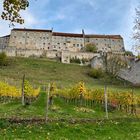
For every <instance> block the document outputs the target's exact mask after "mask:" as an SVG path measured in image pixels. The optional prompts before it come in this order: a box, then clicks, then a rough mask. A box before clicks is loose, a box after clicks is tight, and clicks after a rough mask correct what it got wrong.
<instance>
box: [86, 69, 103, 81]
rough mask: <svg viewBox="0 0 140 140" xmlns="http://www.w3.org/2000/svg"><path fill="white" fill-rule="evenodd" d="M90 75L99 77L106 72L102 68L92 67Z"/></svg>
mask: <svg viewBox="0 0 140 140" xmlns="http://www.w3.org/2000/svg"><path fill="white" fill-rule="evenodd" d="M88 75H89V76H90V77H92V78H95V79H99V78H102V77H104V72H103V70H102V69H91V70H90V71H89V73H88Z"/></svg>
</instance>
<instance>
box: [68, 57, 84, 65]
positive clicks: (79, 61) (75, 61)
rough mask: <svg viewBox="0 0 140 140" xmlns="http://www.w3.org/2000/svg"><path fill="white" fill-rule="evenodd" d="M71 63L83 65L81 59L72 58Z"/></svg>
mask: <svg viewBox="0 0 140 140" xmlns="http://www.w3.org/2000/svg"><path fill="white" fill-rule="evenodd" d="M70 63H77V64H81V60H80V59H79V58H71V59H70Z"/></svg>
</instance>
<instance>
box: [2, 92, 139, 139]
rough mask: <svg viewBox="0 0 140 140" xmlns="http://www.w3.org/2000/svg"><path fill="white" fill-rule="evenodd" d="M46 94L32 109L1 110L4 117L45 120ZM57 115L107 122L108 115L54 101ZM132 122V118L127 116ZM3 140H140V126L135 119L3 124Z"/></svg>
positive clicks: (52, 114)
mask: <svg viewBox="0 0 140 140" xmlns="http://www.w3.org/2000/svg"><path fill="white" fill-rule="evenodd" d="M45 98H46V96H45V94H44V93H42V94H41V95H40V97H39V98H38V99H37V101H35V102H34V103H33V104H32V105H30V106H28V107H26V108H25V107H24V108H23V107H22V106H21V105H20V102H17V101H14V102H13V103H7V104H3V105H1V106H0V117H4V116H5V117H11V116H16V117H32V116H34V117H41V118H42V117H44V116H45V113H44V112H45ZM54 106H55V107H56V110H55V111H49V117H50V118H66V119H68V118H93V119H94V118H103V117H104V114H105V113H104V112H103V111H102V110H101V109H99V108H98V107H97V106H96V107H94V108H92V109H91V110H93V111H95V112H92V111H91V112H89V113H87V112H77V111H75V110H74V108H75V106H73V105H67V104H66V103H65V102H63V101H62V100H61V99H58V98H57V99H55V100H54ZM114 116H115V117H118V116H119V117H124V116H125V117H126V114H124V113H120V112H114V113H110V114H109V117H110V118H113V117H114ZM127 117H129V118H131V117H130V116H127ZM0 139H27V140H32V139H35V140H38V139H39V140H46V139H50V140H66V139H68V140H75V139H76V140H87V139H88V140H93V139H96V140H101V139H102V140H109V139H111V140H129V139H130V140H139V139H140V123H139V121H133V118H131V120H130V119H124V120H123V119H122V120H119V121H111V120H110V121H109V122H104V121H103V122H96V123H89V124H88V123H83V124H71V123H68V122H65V123H64V122H59V123H57V122H56V123H49V124H47V125H46V124H10V123H8V122H6V121H2V120H0Z"/></svg>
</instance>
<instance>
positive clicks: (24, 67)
mask: <svg viewBox="0 0 140 140" xmlns="http://www.w3.org/2000/svg"><path fill="white" fill-rule="evenodd" d="M89 69H90V67H84V66H83V67H81V66H78V65H74V64H72V65H68V64H62V63H58V62H54V61H50V60H43V59H32V58H15V59H14V63H13V64H12V65H11V66H8V67H4V68H1V69H0V80H3V81H7V82H8V83H10V84H14V85H18V86H20V85H21V79H22V76H23V74H24V73H25V74H26V77H27V79H28V80H29V81H30V82H31V83H32V84H34V85H45V84H46V83H47V82H50V81H55V82H56V83H57V84H58V85H59V86H60V87H64V86H69V85H73V84H75V83H76V82H79V81H84V82H85V83H86V85H87V86H89V87H93V88H101V87H102V88H103V86H104V84H103V82H102V81H99V80H96V79H92V78H90V77H89V76H88V75H87V73H88V71H89ZM109 88H110V89H112V90H130V89H129V88H127V87H124V86H123V85H109ZM135 92H136V93H140V88H137V89H136V90H135Z"/></svg>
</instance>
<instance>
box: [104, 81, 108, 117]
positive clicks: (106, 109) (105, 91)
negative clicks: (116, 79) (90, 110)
mask: <svg viewBox="0 0 140 140" xmlns="http://www.w3.org/2000/svg"><path fill="white" fill-rule="evenodd" d="M104 96H105V112H106V118H107V119H108V108H107V104H108V103H107V85H106V84H105V89H104Z"/></svg>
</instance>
